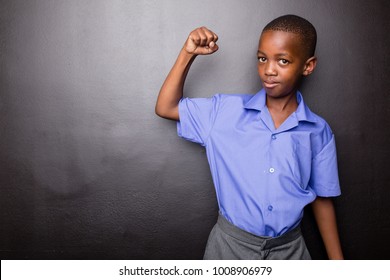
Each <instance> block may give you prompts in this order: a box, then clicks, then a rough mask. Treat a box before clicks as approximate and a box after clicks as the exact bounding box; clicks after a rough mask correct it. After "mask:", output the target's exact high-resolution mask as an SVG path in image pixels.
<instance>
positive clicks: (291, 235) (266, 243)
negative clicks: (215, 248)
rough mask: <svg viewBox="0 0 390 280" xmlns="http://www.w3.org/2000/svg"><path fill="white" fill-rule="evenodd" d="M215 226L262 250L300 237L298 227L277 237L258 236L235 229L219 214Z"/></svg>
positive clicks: (300, 233)
mask: <svg viewBox="0 0 390 280" xmlns="http://www.w3.org/2000/svg"><path fill="white" fill-rule="evenodd" d="M217 224H218V226H219V227H220V228H221V230H222V231H223V232H225V233H226V234H227V235H230V236H232V237H234V238H237V239H239V240H241V241H244V242H246V243H249V244H253V245H257V246H261V247H262V248H263V249H271V248H273V247H277V246H280V245H283V244H286V243H289V242H291V241H294V240H295V239H297V238H298V237H300V236H301V235H302V232H301V228H300V226H297V227H295V228H294V229H292V230H290V231H288V232H286V233H284V234H282V235H280V236H278V237H267V236H258V235H255V234H252V233H250V232H247V231H245V230H243V229H240V228H238V227H236V226H235V225H233V224H232V223H230V222H229V221H228V220H226V218H225V217H223V216H222V215H221V214H220V215H219V216H218V221H217Z"/></svg>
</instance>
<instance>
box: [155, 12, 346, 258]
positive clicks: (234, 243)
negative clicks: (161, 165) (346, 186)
mask: <svg viewBox="0 0 390 280" xmlns="http://www.w3.org/2000/svg"><path fill="white" fill-rule="evenodd" d="M316 36H317V35H316V30H315V28H314V27H313V25H312V24H311V23H310V22H308V21H307V20H305V19H303V18H301V17H298V16H295V15H285V16H282V17H279V18H277V19H275V20H273V21H271V22H270V23H269V24H268V25H267V26H266V27H265V28H264V29H263V31H262V33H261V36H260V41H259V47H258V52H257V56H258V73H259V76H260V79H261V82H262V85H263V89H262V90H261V91H259V92H258V93H257V94H255V95H250V94H218V95H215V96H213V97H212V98H193V99H189V98H183V87H184V82H185V79H186V76H187V73H188V71H189V69H190V66H191V64H192V62H193V61H194V59H195V58H196V56H197V55H208V54H212V53H214V52H216V51H217V50H218V45H217V44H216V42H217V40H218V36H217V35H216V34H215V33H214V32H212V31H211V30H209V29H207V28H206V27H201V28H198V29H195V30H194V31H192V32H191V33H190V35H189V37H188V38H187V41H186V42H185V44H184V47H183V48H182V50H181V52H180V54H179V57H178V58H177V61H176V62H175V64H174V66H173V68H172V70H171V71H170V73H169V74H168V76H167V78H166V80H165V82H164V84H163V86H162V88H161V91H160V94H159V96H158V99H157V104H156V114H157V115H159V116H160V117H163V118H167V119H171V120H175V121H178V123H177V129H178V134H179V136H181V137H183V138H185V139H187V140H190V141H193V142H197V143H199V144H201V145H202V146H204V147H205V148H206V152H207V158H208V161H209V165H210V169H211V173H212V177H213V181H214V185H215V189H216V194H217V200H218V205H219V218H218V221H217V224H216V225H215V226H214V228H213V230H212V231H211V233H210V236H209V239H208V242H207V246H206V251H205V255H204V259H310V254H309V252H308V250H307V248H306V245H305V242H304V240H303V237H302V235H301V231H300V226H299V224H300V221H301V219H302V216H303V209H304V207H305V206H306V205H308V204H310V203H311V204H312V207H313V213H314V216H315V219H316V221H317V224H318V227H319V230H320V233H321V236H322V238H323V241H324V244H325V248H326V251H327V254H328V256H329V258H330V259H342V258H343V254H342V251H341V246H340V241H339V237H338V231H337V226H336V218H335V211H334V207H333V203H332V200H331V197H334V196H338V195H340V187H339V180H338V172H337V159H336V148H335V141H334V136H333V133H332V131H331V129H330V127H329V126H328V124H327V123H326V122H325V120H323V119H322V118H321V117H319V116H317V115H316V114H314V113H312V112H311V111H310V110H309V108H308V107H307V106H306V105H305V103H304V101H303V98H302V95H301V93H300V92H299V91H298V86H299V83H300V81H301V78H302V77H303V76H308V75H310V74H311V73H312V72H313V70H314V68H315V66H316V62H317V59H316V57H315V56H314V51H315V46H316V40H317V39H316Z"/></svg>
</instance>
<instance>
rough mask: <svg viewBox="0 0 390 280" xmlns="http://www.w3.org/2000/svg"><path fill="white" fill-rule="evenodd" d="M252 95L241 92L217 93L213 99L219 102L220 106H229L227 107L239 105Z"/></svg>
mask: <svg viewBox="0 0 390 280" xmlns="http://www.w3.org/2000/svg"><path fill="white" fill-rule="evenodd" d="M252 97H253V94H241V93H235V94H231V93H219V94H216V95H214V96H213V99H215V100H216V101H217V102H219V103H220V105H221V106H222V107H225V106H229V107H232V106H233V107H234V106H237V107H240V108H242V106H243V105H244V104H245V103H246V102H248V100H249V99H251V98H252Z"/></svg>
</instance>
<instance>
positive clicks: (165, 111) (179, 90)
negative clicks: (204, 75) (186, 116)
mask: <svg viewBox="0 0 390 280" xmlns="http://www.w3.org/2000/svg"><path fill="white" fill-rule="evenodd" d="M195 57H196V55H193V54H189V53H187V52H186V51H185V50H184V49H182V50H181V52H180V54H179V57H178V58H177V60H176V62H175V64H174V65H173V67H172V69H171V71H170V72H169V74H168V76H167V78H166V79H165V82H164V83H163V85H162V87H161V89H160V93H159V95H158V98H157V103H156V108H155V111H156V114H157V115H158V116H160V117H162V118H166V119H170V120H175V121H178V120H179V101H180V99H181V98H182V97H183V88H184V82H185V79H186V77H187V74H188V71H189V70H190V67H191V64H192V62H193V61H194V60H195Z"/></svg>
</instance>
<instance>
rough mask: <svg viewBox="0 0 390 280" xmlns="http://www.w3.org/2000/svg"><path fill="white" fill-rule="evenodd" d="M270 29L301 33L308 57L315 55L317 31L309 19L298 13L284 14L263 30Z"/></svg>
mask: <svg viewBox="0 0 390 280" xmlns="http://www.w3.org/2000/svg"><path fill="white" fill-rule="evenodd" d="M269 30H274V31H284V32H291V33H294V34H297V35H299V37H300V38H301V42H302V45H303V46H304V48H305V50H306V54H307V55H308V57H312V56H314V52H315V49H316V44H317V32H316V29H315V28H314V26H313V25H312V24H311V23H310V22H309V21H308V20H306V19H304V18H302V17H299V16H296V15H284V16H281V17H278V18H276V19H274V20H272V21H271V22H270V23H268V24H267V25H266V26H265V27H264V29H263V32H264V31H269Z"/></svg>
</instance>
